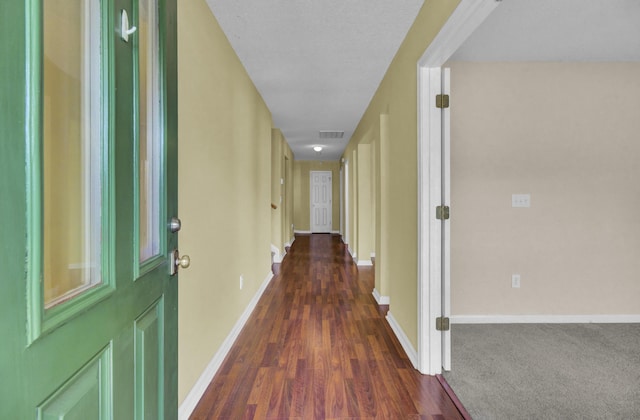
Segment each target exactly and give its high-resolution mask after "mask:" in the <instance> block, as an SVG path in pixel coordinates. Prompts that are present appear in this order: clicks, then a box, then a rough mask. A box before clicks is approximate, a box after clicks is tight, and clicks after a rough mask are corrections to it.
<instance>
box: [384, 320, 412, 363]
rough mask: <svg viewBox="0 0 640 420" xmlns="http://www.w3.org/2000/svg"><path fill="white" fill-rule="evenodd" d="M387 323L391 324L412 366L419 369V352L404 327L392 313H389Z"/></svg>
mask: <svg viewBox="0 0 640 420" xmlns="http://www.w3.org/2000/svg"><path fill="white" fill-rule="evenodd" d="M387 322H389V326H391V329H392V330H393V332H394V333H395V335H396V337H397V338H398V341H399V342H400V345H401V346H402V348H403V349H404V351H405V353H407V357H409V360H410V361H411V364H412V365H413V367H414V368H416V369H418V352H417V351H416V349H414V348H413V345H412V344H411V341H409V338H408V337H407V335H406V334H405V333H404V331H403V330H402V327H400V324H398V322H397V321H396V319H395V318H394V317H393V315H392V314H391V311H389V312H387Z"/></svg>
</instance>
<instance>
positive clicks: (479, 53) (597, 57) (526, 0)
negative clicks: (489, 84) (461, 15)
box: [451, 0, 640, 61]
mask: <svg viewBox="0 0 640 420" xmlns="http://www.w3.org/2000/svg"><path fill="white" fill-rule="evenodd" d="M451 60H458V61H640V0H535V1H532V0H503V1H502V2H501V4H500V6H499V7H497V8H496V9H495V10H494V12H493V13H492V14H491V15H490V16H489V17H488V18H487V19H486V20H485V21H484V22H483V23H482V25H480V27H479V28H478V29H477V30H476V31H475V32H474V33H473V34H472V35H471V36H470V37H469V39H468V40H467V41H466V42H465V43H464V44H463V45H462V46H461V47H460V48H459V49H458V51H457V52H456V53H455V54H454V55H453V56H452V57H451Z"/></svg>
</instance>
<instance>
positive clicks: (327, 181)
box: [310, 171, 333, 233]
mask: <svg viewBox="0 0 640 420" xmlns="http://www.w3.org/2000/svg"><path fill="white" fill-rule="evenodd" d="M310 181H311V189H310V191H311V194H310V200H311V203H310V207H311V232H313V233H331V223H332V220H331V209H332V204H331V203H332V201H333V197H332V188H331V171H311V172H310Z"/></svg>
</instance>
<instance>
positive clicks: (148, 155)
mask: <svg viewBox="0 0 640 420" xmlns="http://www.w3.org/2000/svg"><path fill="white" fill-rule="evenodd" d="M157 10H158V9H157V4H156V0H140V3H139V10H138V14H139V17H138V21H139V23H138V24H139V27H140V31H139V44H138V54H139V55H138V59H139V89H140V91H139V95H140V96H139V115H140V118H139V122H140V131H139V141H140V151H139V153H140V161H139V165H140V171H139V175H140V181H139V182H140V184H139V191H140V197H139V199H140V222H139V225H140V232H139V233H140V261H145V260H147V259H149V258H151V257H153V256H155V255H158V254H159V252H160V199H161V197H160V185H161V183H160V180H161V170H160V168H161V162H162V154H161V148H162V129H161V126H162V124H161V108H160V105H161V97H160V68H159V58H160V54H159V40H158V12H157Z"/></svg>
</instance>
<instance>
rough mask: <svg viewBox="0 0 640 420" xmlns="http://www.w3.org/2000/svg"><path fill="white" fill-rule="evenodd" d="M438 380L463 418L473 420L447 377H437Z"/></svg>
mask: <svg viewBox="0 0 640 420" xmlns="http://www.w3.org/2000/svg"><path fill="white" fill-rule="evenodd" d="M436 378H437V379H438V382H440V385H442V388H443V389H444V391H445V392H446V393H447V395H448V396H449V398H450V399H451V401H452V402H453V404H454V405H455V406H456V408H457V409H458V411H459V412H460V415H461V416H462V418H463V419H464V420H471V416H470V415H469V413H468V412H467V410H466V408H464V405H462V402H461V401H460V399H459V398H458V396H457V395H456V393H455V392H454V391H453V388H451V386H450V385H449V383H448V382H447V380H446V379H445V377H444V376H442V375H436Z"/></svg>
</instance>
